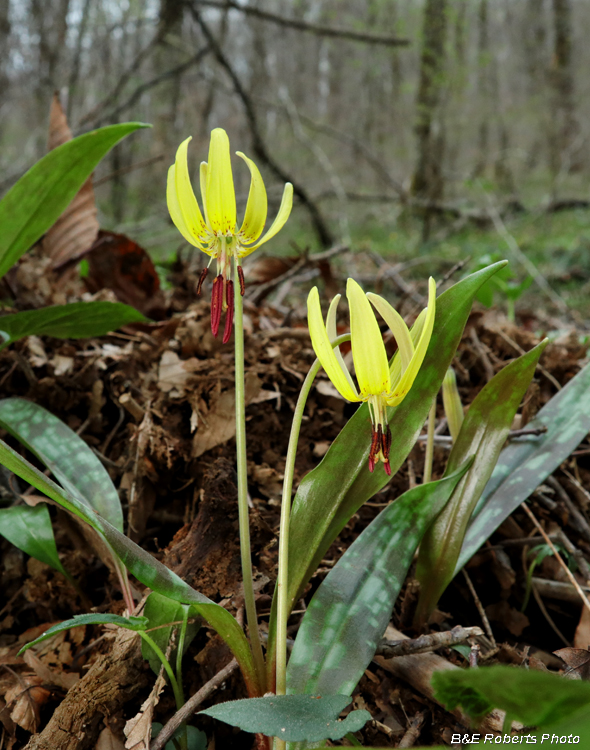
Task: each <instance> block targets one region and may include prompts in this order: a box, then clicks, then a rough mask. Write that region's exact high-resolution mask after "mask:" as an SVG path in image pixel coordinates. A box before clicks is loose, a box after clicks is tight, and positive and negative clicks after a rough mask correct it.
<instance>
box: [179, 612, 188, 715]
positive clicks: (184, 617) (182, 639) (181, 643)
mask: <svg viewBox="0 0 590 750" xmlns="http://www.w3.org/2000/svg"><path fill="white" fill-rule="evenodd" d="M189 610H190V606H187V605H186V604H184V605H183V606H182V624H181V626H180V630H179V631H178V646H177V648H176V679H177V681H178V684H179V686H180V689H181V690H182V657H183V656H184V642H185V640H186V629H187V627H188V613H189ZM183 705H184V701H183Z"/></svg>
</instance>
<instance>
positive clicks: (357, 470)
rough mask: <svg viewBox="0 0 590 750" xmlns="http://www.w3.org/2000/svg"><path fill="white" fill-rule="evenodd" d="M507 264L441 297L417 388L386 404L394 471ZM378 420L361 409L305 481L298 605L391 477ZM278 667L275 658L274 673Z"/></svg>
mask: <svg viewBox="0 0 590 750" xmlns="http://www.w3.org/2000/svg"><path fill="white" fill-rule="evenodd" d="M505 265H506V263H505V262H504V263H496V264H494V265H493V266H490V267H489V268H485V269H483V270H481V271H478V272H477V273H474V274H472V275H471V276H468V277H467V278H466V279H463V280H462V281H460V282H459V283H457V284H455V285H454V286H453V287H451V288H450V289H448V290H447V291H446V292H444V293H443V294H441V295H440V297H439V298H438V299H437V301H436V318H435V322H434V331H433V334H432V339H431V341H430V346H429V348H428V351H427V353H426V357H425V359H424V363H423V365H422V368H421V369H420V372H419V373H418V376H417V378H416V380H415V381H414V385H413V386H412V389H411V391H410V393H409V394H408V395H407V396H406V398H405V399H404V400H403V401H402V403H401V404H400V405H399V406H397V407H394V408H392V409H388V410H387V417H388V420H389V424H390V427H391V431H392V445H391V453H390V463H391V468H392V471H393V473H395V472H396V471H397V470H398V469H399V467H400V466H401V465H402V463H403V462H404V461H405V459H406V457H407V455H408V453H409V452H410V450H411V449H412V447H413V445H414V444H415V442H416V440H417V438H418V435H419V434H420V430H421V429H422V426H423V425H424V422H425V420H426V417H427V415H428V411H429V409H430V405H431V403H432V400H433V399H434V398H435V396H436V394H437V392H438V389H439V388H440V385H441V383H442V380H443V377H444V375H445V373H446V371H447V368H448V366H449V364H450V363H451V360H452V358H453V356H454V354H455V350H456V348H457V345H458V343H459V341H460V339H461V334H462V332H463V328H464V326H465V322H466V321H467V317H468V315H469V312H470V310H471V305H472V302H473V298H474V296H475V294H476V293H477V290H478V289H479V287H480V286H481V285H482V284H483V283H485V282H486V281H487V280H488V279H489V278H490V277H491V276H493V275H494V273H496V272H497V271H498V270H500V269H501V268H503V267H504V266H505ZM370 444H371V420H370V416H369V410H368V407H367V405H366V404H363V405H362V406H361V407H360V408H359V409H357V411H356V413H355V415H354V416H353V417H352V419H350V420H349V421H348V423H347V424H346V426H345V427H344V429H343V430H342V431H341V432H340V434H339V435H338V436H337V438H336V439H335V440H334V442H333V443H332V445H331V447H330V450H329V451H328V452H327V453H326V455H325V456H324V458H323V459H322V461H321V463H320V464H319V465H318V466H317V467H316V468H315V469H314V470H313V471H311V472H310V473H309V474H307V475H306V477H305V478H304V479H303V481H302V482H301V484H300V485H299V489H298V490H297V494H296V496H295V499H294V501H293V509H292V514H291V524H290V533H289V549H290V554H289V591H288V596H289V602H290V606H291V607H292V606H293V602H295V601H296V600H297V599H298V598H299V597H300V596H301V592H302V591H303V588H304V587H305V585H306V584H307V582H308V581H309V580H310V578H311V576H312V575H313V573H314V572H315V570H316V568H317V567H318V565H319V563H320V561H321V559H322V557H323V556H324V554H325V553H326V551H327V550H328V548H329V547H330V545H331V544H332V542H333V541H334V539H335V538H336V537H337V536H338V534H339V533H340V531H341V530H342V529H343V528H344V526H345V525H346V524H347V523H348V521H349V520H350V518H351V517H352V516H353V515H354V513H356V512H357V510H358V509H359V508H360V507H361V505H363V503H364V502H366V501H367V500H368V499H369V498H371V497H372V496H373V495H375V494H376V493H377V492H379V491H380V490H381V489H382V488H383V487H384V486H385V485H386V484H387V482H388V481H389V477H388V476H387V475H386V474H385V471H384V469H383V467H382V465H381V464H379V465H378V466H377V467H376V469H375V471H374V472H373V473H372V474H371V472H370V471H369V468H368V457H369V448H370ZM275 613H276V590H275V599H274V601H273V615H272V616H271V622H270V628H269V649H270V653H271V654H272V653H273V644H274V635H275V627H276V615H275ZM273 672H274V666H273V664H272V660H269V673H270V674H273Z"/></svg>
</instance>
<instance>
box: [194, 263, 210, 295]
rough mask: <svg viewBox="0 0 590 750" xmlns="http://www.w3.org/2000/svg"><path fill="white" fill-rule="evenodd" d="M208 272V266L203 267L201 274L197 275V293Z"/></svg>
mask: <svg viewBox="0 0 590 750" xmlns="http://www.w3.org/2000/svg"><path fill="white" fill-rule="evenodd" d="M208 273H209V269H208V268H203V270H202V271H201V275H200V276H199V283H198V284H197V294H201V287H202V286H203V282H204V281H205V279H206V278H207V274H208Z"/></svg>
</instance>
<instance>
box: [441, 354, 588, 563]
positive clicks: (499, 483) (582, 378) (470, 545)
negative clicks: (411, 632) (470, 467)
mask: <svg viewBox="0 0 590 750" xmlns="http://www.w3.org/2000/svg"><path fill="white" fill-rule="evenodd" d="M527 427H528V428H530V429H534V428H543V427H545V428H547V432H546V433H544V434H542V435H539V436H538V437H537V436H532V435H529V436H525V437H521V438H517V439H515V440H512V441H511V443H510V445H508V446H507V447H506V448H504V450H503V451H502V453H501V455H500V458H499V460H498V463H497V465H496V468H495V469H494V472H493V474H492V476H491V478H490V481H489V482H488V483H487V485H486V487H485V490H484V492H483V494H482V496H481V500H480V501H479V503H478V504H477V506H476V508H475V511H474V513H473V516H472V519H471V522H470V524H469V526H468V528H467V533H466V535H465V540H464V542H463V547H462V548H461V554H460V556H459V560H458V562H457V567H456V570H457V571H458V570H460V569H461V568H462V567H463V565H465V563H466V562H467V561H468V560H469V558H470V557H472V556H473V555H474V554H475V553H476V552H477V550H478V549H479V548H480V547H481V545H482V544H483V543H484V542H485V541H486V539H488V538H489V537H490V535H491V534H492V533H493V532H494V531H495V530H496V529H497V528H498V526H499V525H500V524H501V523H502V521H504V519H506V518H507V517H508V516H509V515H510V514H511V513H512V512H513V511H514V510H515V509H516V508H518V506H519V505H520V503H522V502H523V500H526V499H527V497H529V495H530V494H531V493H532V492H533V491H534V490H535V489H536V488H537V487H538V486H539V485H540V484H541V483H542V482H543V481H544V480H545V479H546V478H547V477H548V476H549V475H550V474H551V473H552V472H554V471H555V469H556V468H557V467H558V466H559V465H560V464H561V463H562V462H563V461H565V459H566V458H567V457H568V456H569V455H570V453H571V452H572V451H573V450H574V449H575V448H576V447H577V446H578V445H579V443H580V442H581V441H582V440H583V439H584V438H585V437H586V435H587V434H588V432H590V365H586V367H584V369H583V370H581V371H580V372H579V373H578V374H577V375H576V376H575V377H574V378H572V380H570V382H569V383H568V384H567V385H566V386H565V387H564V388H562V389H561V391H559V393H557V394H556V395H555V396H554V397H553V398H552V399H551V400H550V401H549V402H548V403H547V404H546V405H545V406H544V407H543V408H542V409H541V410H540V411H539V413H538V414H537V416H536V417H535V419H533V420H532V421H531V422H529V424H528V425H527Z"/></svg>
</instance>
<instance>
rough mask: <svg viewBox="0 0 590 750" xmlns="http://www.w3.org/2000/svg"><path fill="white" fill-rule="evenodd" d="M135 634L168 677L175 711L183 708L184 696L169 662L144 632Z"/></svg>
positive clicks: (139, 631) (140, 631)
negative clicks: (150, 649)
mask: <svg viewBox="0 0 590 750" xmlns="http://www.w3.org/2000/svg"><path fill="white" fill-rule="evenodd" d="M137 632H138V633H139V635H140V636H141V637H142V638H143V640H144V641H145V642H146V643H147V644H148V646H150V648H152V649H153V650H154V652H155V654H156V656H157V657H158V659H159V660H160V661H161V662H162V664H163V666H164V669H165V670H166V674H167V675H168V679H169V680H170V685H171V686H172V691H173V693H174V700H175V702H176V709H177V710H180V709H181V708H182V707H183V706H184V695H183V692H182V688H181V687H180V685H179V684H178V681H177V679H176V677H175V676H174V672H173V671H172V667H171V666H170V662H169V661H168V659H167V658H166V657H165V656H164V652H163V651H162V649H161V648H160V647H159V646H158V644H157V643H156V642H155V641H154V639H153V638H152V637H151V636H149V635H148V634H147V633H146V632H145V630H138V631H137Z"/></svg>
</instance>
